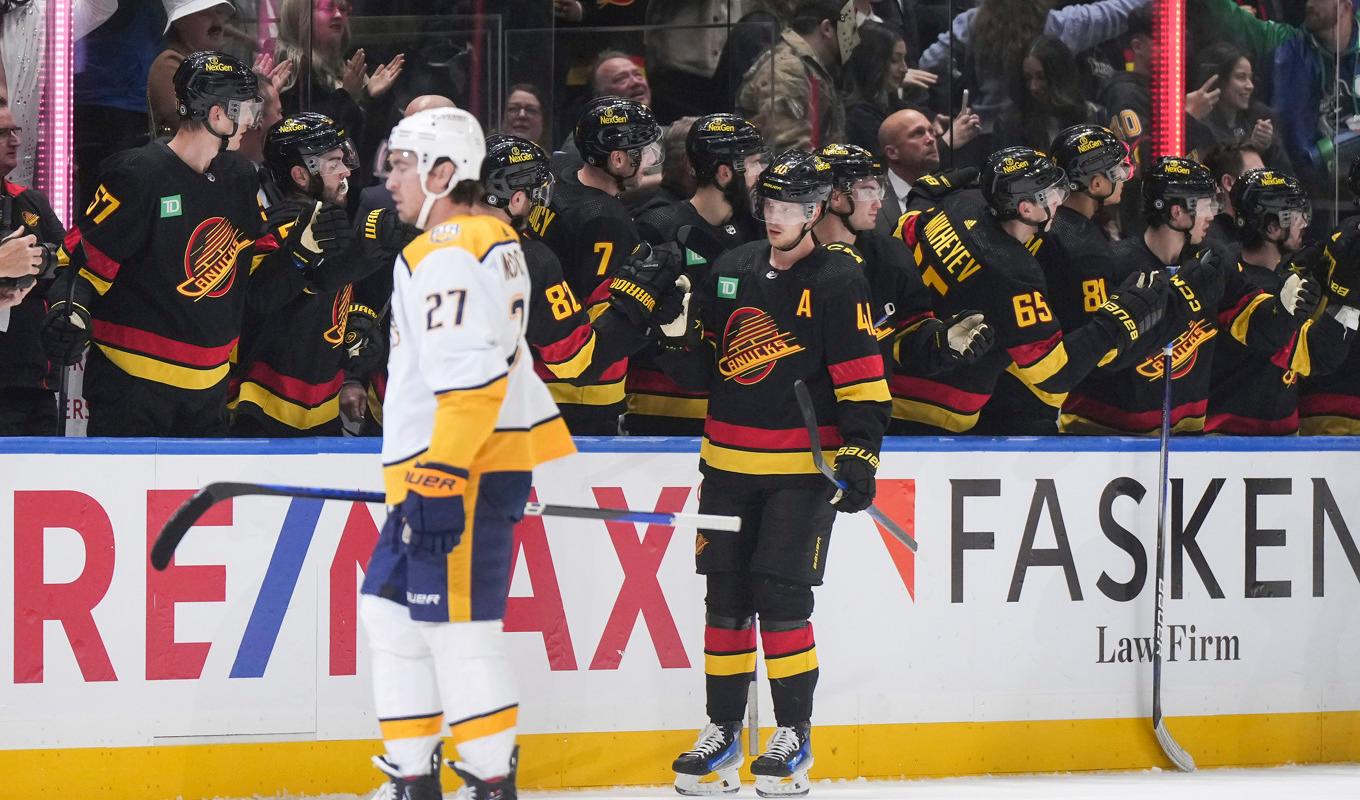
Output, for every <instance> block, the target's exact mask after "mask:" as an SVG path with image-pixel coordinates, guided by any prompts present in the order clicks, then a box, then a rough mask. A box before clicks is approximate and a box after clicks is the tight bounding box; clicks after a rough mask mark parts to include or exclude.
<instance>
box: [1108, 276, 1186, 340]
mask: <svg viewBox="0 0 1360 800" xmlns="http://www.w3.org/2000/svg"><path fill="white" fill-rule="evenodd" d="M1167 297H1168V290H1167V282H1166V279H1165V278H1164V277H1163V276H1162V275H1161V274H1160V273H1153V274H1152V275H1144V276H1142V277H1141V278H1140V279H1139V280H1137V281H1136V282H1133V281H1131V282H1128V283H1126V284H1125V285H1124V286H1122V287H1120V288H1119V289H1118V290H1117V291H1115V293H1114V294H1111V295H1110V297H1109V299H1107V300H1106V301H1105V303H1104V304H1103V305H1101V306H1100V308H1098V309H1096V310H1095V313H1094V314H1092V315H1091V317H1092V318H1091V323H1090V324H1092V325H1098V326H1099V327H1100V328H1101V330H1103V331H1105V333H1106V334H1108V335H1109V336H1110V339H1111V346H1112V347H1113V348H1114V349H1115V350H1117V351H1118V352H1120V353H1123V352H1124V351H1125V350H1128V349H1129V348H1130V347H1132V346H1133V344H1134V342H1137V341H1138V340H1139V338H1140V337H1141V336H1142V335H1143V334H1145V333H1147V332H1148V331H1150V330H1152V328H1153V327H1154V326H1156V324H1157V323H1158V322H1161V321H1162V317H1163V316H1164V315H1165V314H1166V303H1167Z"/></svg>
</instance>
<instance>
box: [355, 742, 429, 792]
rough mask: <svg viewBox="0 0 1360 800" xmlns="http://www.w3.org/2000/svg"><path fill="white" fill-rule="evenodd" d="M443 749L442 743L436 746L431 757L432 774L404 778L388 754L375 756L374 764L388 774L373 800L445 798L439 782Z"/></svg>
mask: <svg viewBox="0 0 1360 800" xmlns="http://www.w3.org/2000/svg"><path fill="white" fill-rule="evenodd" d="M442 751H443V746H442V745H440V746H437V747H435V749H434V755H433V756H432V757H431V759H430V760H431V769H430V774H428V775H417V776H415V777H410V778H403V777H402V776H401V772H400V771H399V770H398V769H397V767H396V765H395V764H393V763H392V762H391V761H388V760H387V757H386V756H374V757H373V766H375V767H377V768H378V770H379V771H380V772H382V773H383V774H384V775H386V776H387V783H384V784H383V785H382V787H381V788H380V789H378V791H376V792H374V793H373V797H372V798H371V800H443V798H444V789H443V787H442V786H440V784H439V763H440V754H441V753H442Z"/></svg>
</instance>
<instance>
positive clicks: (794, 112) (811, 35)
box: [737, 0, 859, 152]
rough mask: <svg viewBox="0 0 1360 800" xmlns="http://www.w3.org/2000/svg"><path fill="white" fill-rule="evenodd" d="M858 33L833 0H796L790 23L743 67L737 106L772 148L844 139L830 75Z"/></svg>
mask: <svg viewBox="0 0 1360 800" xmlns="http://www.w3.org/2000/svg"><path fill="white" fill-rule="evenodd" d="M858 39H859V36H858V31H857V30H856V29H855V20H854V16H853V14H849V13H842V6H841V4H840V3H839V2H836V0H802V1H801V2H800V3H799V4H798V9H797V11H795V12H794V15H793V22H792V23H791V25H790V27H789V28H788V29H786V30H785V31H784V32H783V34H781V35H780V37H779V41H778V42H776V43H775V44H774V46H773V47H771V48H770V49H769V50H766V51H765V52H764V53H762V54H761V55H760V58H758V59H757V60H756V63H755V64H754V65H753V66H752V67H751V69H750V70H748V71H747V73H746V77H745V79H744V80H743V81H742V84H741V90H740V91H739V92H738V93H737V110H738V113H739V114H741V115H742V116H744V117H746V118H747V119H749V120H750V121H751V122H752V123H754V124H755V126H756V127H757V128H759V129H760V132H761V134H762V135H763V136H764V137H765V142H766V144H768V145H769V146H770V148H771V149H772V150H774V151H775V152H779V151H782V150H787V149H789V148H793V147H800V148H803V149H805V150H812V149H816V148H818V147H821V146H822V145H824V144H828V143H830V142H843V141H845V106H844V105H842V103H841V98H840V95H839V94H838V93H837V92H836V75H837V74H838V73H839V72H840V69H841V64H843V63H844V62H845V60H846V59H848V58H849V56H850V53H851V51H852V50H854V47H855V44H856V43H857V41H858Z"/></svg>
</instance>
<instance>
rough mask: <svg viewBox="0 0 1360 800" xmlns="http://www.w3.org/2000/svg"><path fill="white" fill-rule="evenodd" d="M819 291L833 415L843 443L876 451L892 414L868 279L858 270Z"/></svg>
mask: <svg viewBox="0 0 1360 800" xmlns="http://www.w3.org/2000/svg"><path fill="white" fill-rule="evenodd" d="M849 275H850V278H849V279H848V280H844V281H837V282H836V284H835V285H833V286H828V287H826V289H824V290H823V292H824V293H825V295H826V296H825V299H824V300H823V302H824V303H825V307H824V308H823V309H822V310H821V313H820V314H819V316H820V318H821V320H822V337H823V341H824V342H825V352H826V371H827V374H828V375H830V377H831V386H832V389H833V391H834V393H835V395H836V419H837V426H838V427H839V428H840V432H841V439H842V440H843V441H844V443H845V444H846V445H857V446H859V447H866V448H868V449H870V450H872V451H874V452H875V453H877V452H878V451H879V449H880V447H882V444H883V432H884V430H886V429H887V427H888V418H889V417H890V416H891V412H892V396H891V395H890V394H889V393H888V382H887V381H886V380H885V379H884V376H883V356H882V354H881V353H880V351H879V348H878V339H877V338H876V337H875V336H874V320H873V316H872V315H873V311H872V310H871V309H870V307H869V283H868V281H867V280H866V279H865V278H864V275H863V273H862V272H858V271H856V272H851V273H849Z"/></svg>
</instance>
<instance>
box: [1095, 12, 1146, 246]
mask: <svg viewBox="0 0 1360 800" xmlns="http://www.w3.org/2000/svg"><path fill="white" fill-rule="evenodd" d="M1121 38H1122V40H1123V45H1124V47H1123V50H1124V52H1125V53H1126V54H1127V57H1128V62H1127V66H1128V69H1126V70H1125V71H1121V72H1116V73H1115V74H1114V75H1113V76H1112V77H1111V78H1110V80H1109V81H1108V82H1106V83H1105V85H1104V86H1102V87H1101V89H1100V92H1099V94H1098V95H1097V97H1096V102H1098V103H1100V105H1102V106H1104V107H1105V109H1106V111H1107V112H1108V113H1109V115H1110V122H1109V128H1110V130H1112V131H1114V132H1115V135H1116V136H1118V137H1119V138H1121V139H1123V140H1124V143H1125V144H1127V145H1128V146H1129V155H1130V156H1131V157H1132V158H1133V171H1134V172H1133V178H1132V179H1131V180H1130V181H1129V183H1128V186H1126V187H1125V188H1124V194H1125V196H1126V197H1131V198H1137V197H1139V196H1140V194H1139V193H1140V192H1141V191H1142V188H1141V187H1142V170H1143V165H1144V164H1150V163H1152V88H1151V82H1152V9H1151V7H1148V6H1144V7H1142V8H1139V9H1137V10H1135V11H1134V12H1133V13H1131V14H1129V18H1128V31H1127V32H1126V33H1125V35H1124V36H1123V37H1121ZM1117 210H1118V214H1119V230H1120V233H1121V235H1122V236H1124V237H1129V236H1139V235H1141V234H1142V233H1143V229H1144V227H1146V224H1147V223H1146V222H1145V221H1144V219H1143V212H1142V204H1141V203H1120V204H1119V206H1118V209H1117Z"/></svg>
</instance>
